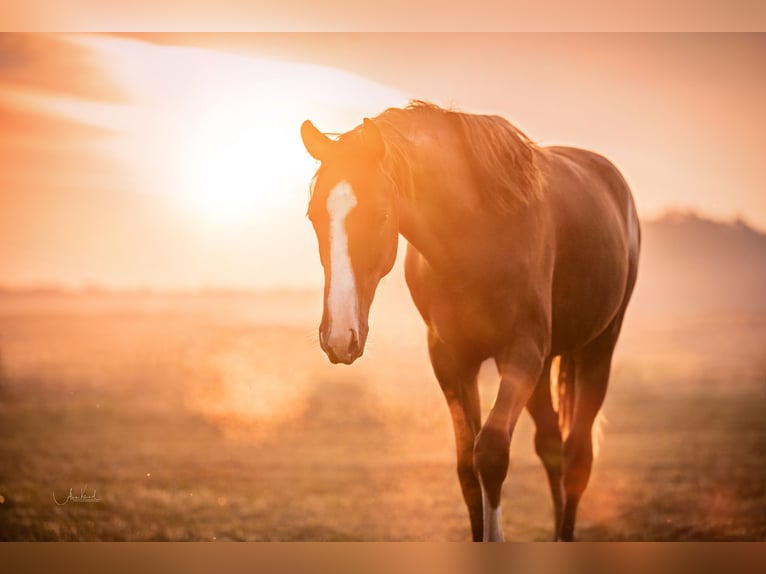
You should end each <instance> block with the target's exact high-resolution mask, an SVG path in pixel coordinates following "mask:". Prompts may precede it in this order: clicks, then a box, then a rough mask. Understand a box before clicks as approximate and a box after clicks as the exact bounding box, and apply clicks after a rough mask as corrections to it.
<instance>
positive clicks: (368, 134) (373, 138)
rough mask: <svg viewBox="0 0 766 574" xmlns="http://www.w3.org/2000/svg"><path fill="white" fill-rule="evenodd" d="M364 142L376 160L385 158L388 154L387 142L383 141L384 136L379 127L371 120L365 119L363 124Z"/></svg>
mask: <svg viewBox="0 0 766 574" xmlns="http://www.w3.org/2000/svg"><path fill="white" fill-rule="evenodd" d="M362 141H363V142H364V146H365V147H366V148H367V150H368V151H369V152H370V154H371V155H372V157H374V158H375V159H378V158H380V157H383V154H384V153H385V152H386V142H384V141H383V135H382V134H381V133H380V129H379V128H378V126H376V125H375V122H373V121H372V120H371V119H369V118H364V122H363V123H362Z"/></svg>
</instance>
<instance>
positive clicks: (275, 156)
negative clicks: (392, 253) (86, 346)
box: [0, 33, 766, 289]
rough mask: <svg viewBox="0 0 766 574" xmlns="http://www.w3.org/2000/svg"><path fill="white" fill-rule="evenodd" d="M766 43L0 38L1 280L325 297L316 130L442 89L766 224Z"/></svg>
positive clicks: (712, 37) (735, 39) (687, 37)
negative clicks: (303, 128)
mask: <svg viewBox="0 0 766 574" xmlns="http://www.w3.org/2000/svg"><path fill="white" fill-rule="evenodd" d="M764 62H766V35H763V34H761V35H758V34H756V35H747V34H729V35H727V34H533V33H523V34H467V33H462V34H459V33H458V34H441V33H439V34H429V33H413V34H397V33H387V34H367V33H345V34H340V33H339V34H308V33H292V34H287V33H273V34H164V35H153V34H141V35H118V36H102V35H49V34H32V35H15V34H14V35H7V34H3V35H0V284H4V285H13V286H21V285H40V284H64V285H68V286H82V285H101V286H105V287H113V288H119V287H129V288H154V289H163V288H199V287H233V288H305V287H311V288H313V287H317V286H319V285H321V281H322V273H321V268H320V267H319V263H318V257H317V255H316V247H315V239H314V238H313V235H312V231H311V226H310V225H309V223H308V221H307V220H306V219H305V217H304V216H305V208H306V201H307V199H308V185H309V181H310V179H311V175H312V174H313V171H314V170H315V169H316V163H315V162H314V161H313V160H312V159H311V158H310V157H309V156H308V154H306V153H305V151H304V150H303V147H302V144H301V142H300V136H299V127H300V123H301V122H302V121H303V120H304V119H306V118H310V119H312V121H314V123H315V124H316V125H317V126H318V127H320V129H323V130H325V131H328V132H341V131H345V130H348V129H350V128H352V127H354V125H356V124H358V123H359V122H360V121H361V119H362V118H363V117H364V116H365V115H368V116H369V115H375V114H377V113H379V112H380V111H382V110H383V109H385V108H386V107H389V106H400V105H404V104H406V102H407V101H408V100H409V99H411V98H417V99H426V100H430V101H433V102H434V103H437V104H440V105H444V106H454V107H456V108H457V109H460V110H461V111H467V112H477V113H497V114H500V115H503V116H505V117H506V118H508V119H509V120H510V121H511V122H513V123H514V124H516V125H517V126H519V127H520V128H522V129H523V130H524V131H525V132H526V133H527V134H528V135H529V136H530V137H531V138H532V139H534V140H535V141H537V142H538V143H540V144H541V145H551V144H566V145H575V146H580V147H586V148H590V149H593V150H595V151H598V152H600V153H602V154H604V155H606V156H607V157H609V158H610V159H611V160H612V161H613V162H614V163H615V164H616V165H617V166H618V167H619V168H620V169H621V170H622V171H623V173H624V175H625V176H626V178H627V180H628V182H629V183H630V185H631V187H632V189H633V191H634V194H635V197H636V201H637V204H638V208H639V213H640V215H641V216H642V217H643V218H645V219H648V218H654V217H657V216H659V215H661V214H662V213H663V212H665V211H667V210H669V209H682V210H685V209H689V210H695V211H698V212H700V213H702V214H704V215H707V216H710V217H714V218H718V219H733V218H735V217H741V218H743V219H745V220H746V221H748V222H750V223H751V224H753V225H754V226H755V227H756V228H759V229H761V230H766V194H764V193H763V186H764V184H763V182H764V181H765V180H766V162H764V161H763V160H762V157H761V156H762V150H764V149H766V112H765V111H764V109H763V104H762V102H764V101H766V75H764V74H763V73H762V69H763V65H764Z"/></svg>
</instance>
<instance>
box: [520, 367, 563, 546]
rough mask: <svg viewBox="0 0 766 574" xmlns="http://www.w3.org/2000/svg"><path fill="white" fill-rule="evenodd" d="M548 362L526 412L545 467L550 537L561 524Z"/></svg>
mask: <svg viewBox="0 0 766 574" xmlns="http://www.w3.org/2000/svg"><path fill="white" fill-rule="evenodd" d="M550 369H551V359H550V358H548V359H547V360H546V362H545V364H544V366H543V372H542V375H540V379H539V380H538V381H537V386H536V387H535V390H534V392H533V393H532V396H531V397H530V398H529V402H528V403H527V410H528V411H529V414H530V415H532V419H533V420H534V421H535V427H536V430H535V451H536V452H537V456H539V457H540V460H541V461H542V463H543V466H544V467H545V472H546V474H547V475H548V483H549V485H550V488H551V497H552V499H553V537H554V539H555V538H556V537H557V536H558V533H559V528H560V525H561V512H562V509H563V507H562V495H561V494H562V493H561V479H562V472H561V449H562V445H561V431H560V429H559V419H558V414H557V413H556V411H554V410H553V403H552V401H551V386H550Z"/></svg>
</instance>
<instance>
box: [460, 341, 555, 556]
mask: <svg viewBox="0 0 766 574" xmlns="http://www.w3.org/2000/svg"><path fill="white" fill-rule="evenodd" d="M520 351H521V352H520ZM520 359H521V360H520ZM542 363H543V359H542V356H541V354H540V353H537V352H535V351H533V350H532V349H525V350H516V353H515V354H513V355H511V359H507V360H498V369H499V371H500V375H501V379H500V388H499V390H498V393H497V399H496V400H495V404H494V405H493V407H492V410H491V411H490V413H489V416H488V417H487V421H486V422H485V423H484V426H483V427H482V429H481V431H480V432H479V434H478V435H477V437H476V445H475V447H474V464H475V465H476V470H477V472H478V475H479V481H480V484H481V490H482V498H483V510H484V512H483V519H484V520H483V522H484V529H483V530H484V532H483V534H484V536H483V540H484V541H488V542H492V541H502V540H503V539H504V538H503V529H502V525H501V512H500V495H501V491H502V486H503V482H504V481H505V476H506V474H507V472H508V462H509V448H510V445H511V436H512V434H513V429H514V427H515V426H516V421H517V420H518V418H519V415H520V414H521V411H522V410H523V409H524V405H526V404H527V401H528V400H529V397H530V395H531V394H532V391H533V390H534V388H535V384H536V383H537V380H538V378H539V376H540V372H541V371H542Z"/></svg>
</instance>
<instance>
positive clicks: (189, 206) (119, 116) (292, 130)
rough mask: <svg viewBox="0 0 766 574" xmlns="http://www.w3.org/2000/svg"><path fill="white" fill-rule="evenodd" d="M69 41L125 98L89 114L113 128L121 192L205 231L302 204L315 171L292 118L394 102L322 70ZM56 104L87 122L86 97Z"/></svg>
mask: <svg viewBox="0 0 766 574" xmlns="http://www.w3.org/2000/svg"><path fill="white" fill-rule="evenodd" d="M71 41H73V42H77V43H80V44H83V45H86V46H88V47H89V48H91V49H92V50H93V52H94V53H95V54H96V55H97V56H98V57H99V59H100V61H101V62H102V64H103V67H104V68H105V69H106V70H108V73H109V74H110V75H111V76H112V77H113V78H114V80H115V81H116V82H118V84H120V85H121V86H122V87H123V89H124V90H125V92H126V94H127V99H128V101H129V103H128V104H119V105H117V104H115V105H112V106H111V107H110V106H106V111H103V110H102V113H100V114H99V115H98V117H99V118H100V123H102V124H104V125H106V126H107V127H109V128H112V129H114V130H115V132H116V133H118V134H119V135H118V137H116V139H115V140H114V141H112V142H111V144H110V153H111V155H112V156H113V157H115V158H118V159H119V161H121V162H122V163H123V164H125V167H126V171H127V172H128V173H129V176H128V177H129V178H130V180H131V187H132V188H133V189H136V190H140V191H144V192H151V193H159V194H163V195H164V196H166V197H168V198H169V199H170V200H171V201H172V202H173V203H175V204H176V205H177V206H178V208H179V209H181V210H185V211H186V212H187V213H189V214H193V216H194V217H195V218H196V219H197V220H198V221H200V222H202V223H205V224H208V225H212V226H214V227H215V228H221V227H237V226H239V227H242V226H246V225H259V224H264V225H268V224H269V223H270V220H272V219H273V217H272V215H273V214H274V211H275V210H279V209H283V208H290V209H297V210H300V209H302V204H303V202H304V201H305V199H306V190H307V188H308V183H309V181H310V179H311V175H312V174H313V171H314V170H315V169H316V164H315V162H314V161H313V160H312V159H311V158H310V157H309V156H308V154H307V153H306V152H305V150H304V149H303V146H302V144H301V140H300V136H299V128H300V125H301V123H302V122H303V120H305V119H307V118H309V117H311V118H312V119H314V120H315V121H316V122H317V124H318V125H321V126H327V129H348V128H350V127H353V125H355V123H358V121H359V119H360V118H361V117H362V116H364V115H372V114H374V113H377V112H379V111H380V110H381V109H384V108H385V107H389V106H396V105H402V104H403V103H405V102H406V98H405V97H404V95H403V94H402V93H400V92H398V91H396V90H394V89H391V88H389V87H386V86H383V85H380V84H376V83H374V82H371V81H369V80H366V79H364V78H361V77H359V76H356V75H353V74H350V73H347V72H342V71H340V70H337V69H334V68H326V67H321V66H315V65H307V64H299V63H294V62H288V61H278V60H266V59H259V58H253V57H247V56H242V55H236V54H230V53H225V52H218V51H215V50H207V49H201V48H188V47H175V46H172V47H171V46H155V45H152V44H147V43H143V42H138V41H133V40H124V39H118V38H112V37H103V36H77V37H72V38H71ZM58 104H59V105H57V104H56V103H55V102H54V103H53V107H54V108H55V107H58V111H59V112H60V113H64V114H66V115H70V116H76V117H78V119H82V120H83V121H88V119H90V121H91V122H92V118H93V117H94V115H93V109H92V107H93V106H92V105H91V104H86V103H80V104H77V103H75V102H68V103H67V104H66V105H61V102H59V103H58ZM103 107H104V106H103V105H102V108H103ZM299 205H300V206H301V207H298V206H299Z"/></svg>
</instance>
